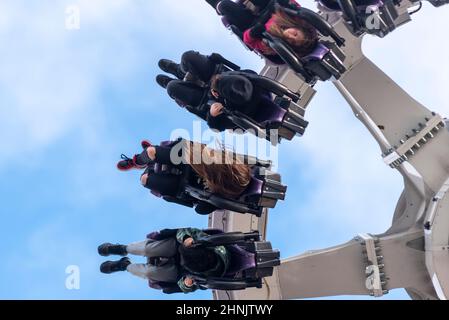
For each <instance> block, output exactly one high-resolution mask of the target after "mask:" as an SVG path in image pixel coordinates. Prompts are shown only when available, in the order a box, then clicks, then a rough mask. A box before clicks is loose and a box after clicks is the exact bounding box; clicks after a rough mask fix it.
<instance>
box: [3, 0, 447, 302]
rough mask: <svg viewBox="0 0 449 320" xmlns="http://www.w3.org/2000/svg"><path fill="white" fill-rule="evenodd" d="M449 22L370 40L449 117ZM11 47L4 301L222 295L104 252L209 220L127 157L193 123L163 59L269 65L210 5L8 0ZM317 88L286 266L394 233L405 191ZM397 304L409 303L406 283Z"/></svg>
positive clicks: (291, 213) (6, 47) (286, 210)
mask: <svg viewBox="0 0 449 320" xmlns="http://www.w3.org/2000/svg"><path fill="white" fill-rule="evenodd" d="M303 4H304V5H306V6H308V7H313V3H312V2H311V1H306V2H303ZM68 5H77V6H78V7H79V8H80V10H81V28H80V29H79V30H74V31H69V30H66V28H65V18H66V16H65V10H66V7H67V6H68ZM448 14H449V8H439V9H435V8H433V7H431V6H430V5H426V4H425V6H424V9H423V11H422V12H421V13H419V14H418V15H416V18H415V21H414V22H413V23H411V24H408V25H407V26H404V27H403V28H401V29H400V30H398V31H396V32H395V33H394V34H392V35H391V36H389V37H387V38H386V39H377V38H373V37H370V38H368V39H367V40H366V41H365V43H364V50H365V52H366V54H367V55H368V56H369V57H371V58H372V59H373V60H374V61H375V62H376V63H377V64H378V65H379V66H380V67H381V68H383V69H384V70H385V71H386V72H387V73H388V74H389V75H390V76H391V77H392V78H393V79H394V80H395V81H397V82H398V83H399V84H400V85H401V86H403V87H404V88H405V89H406V90H408V91H409V92H410V93H411V94H412V95H413V96H414V97H415V98H417V99H418V100H419V101H421V102H423V103H424V104H426V105H428V106H429V107H430V108H431V109H432V110H435V111H437V112H440V113H442V114H443V115H447V114H448V113H449V106H448V104H447V100H448V98H449V97H448V91H447V84H448V83H449V79H448V77H449V66H448V64H447V63H444V62H443V63H440V62H439V61H438V60H437V57H438V55H436V50H440V52H444V51H446V52H447V50H448V49H449V48H448V44H447V43H441V41H442V40H439V39H446V38H447V31H448V27H447V25H446V23H445V22H444V20H445V19H446V20H447V16H448ZM0 40H1V41H0V57H1V59H0V150H1V157H0V194H1V200H2V201H1V203H2V206H1V209H0V212H1V218H2V222H1V223H0V234H1V238H0V239H1V240H2V263H1V264H0V298H2V299H209V298H210V297H211V296H210V294H209V293H207V292H206V293H199V294H193V295H175V296H165V295H162V294H161V293H159V292H158V291H154V290H150V289H149V288H148V287H147V285H146V283H145V281H142V280H140V279H138V278H134V277H132V276H131V275H129V274H117V275H111V276H106V275H102V274H101V273H100V272H99V270H98V267H99V264H100V263H101V262H102V261H103V259H102V258H101V257H98V256H97V253H96V248H97V246H98V244H101V243H103V242H105V241H112V242H121V243H127V242H132V241H137V240H141V239H142V238H143V237H144V236H145V235H146V234H147V233H148V232H150V231H152V230H157V229H161V228H166V227H180V226H198V227H206V224H207V221H206V219H204V217H199V216H196V215H195V214H194V213H193V212H192V211H191V210H189V209H187V208H183V207H178V206H175V205H172V204H168V203H165V202H163V201H161V200H159V199H157V198H154V197H152V196H150V195H149V194H148V192H147V190H145V189H144V188H142V187H141V186H140V184H139V174H138V173H137V172H133V173H130V174H124V173H121V172H118V171H117V170H116V169H115V163H116V161H117V160H118V159H119V156H120V154H121V153H127V154H129V155H131V154H132V153H133V152H135V151H136V150H138V148H139V142H140V140H141V139H142V138H149V139H150V140H152V141H154V142H158V141H161V140H166V139H167V138H169V137H170V134H171V132H172V131H173V130H174V129H178V128H184V129H187V130H189V131H190V130H192V129H191V128H192V121H193V120H195V118H194V116H192V115H189V114H188V113H187V112H185V111H183V110H180V109H179V108H177V107H176V105H175V104H174V103H173V102H172V101H171V100H170V99H169V98H168V96H166V94H165V92H164V91H163V90H162V89H160V88H159V87H158V86H157V85H156V84H155V82H154V80H153V79H154V77H155V76H156V74H157V73H158V70H157V61H158V60H159V58H162V57H166V58H171V59H179V58H180V56H181V54H182V53H183V52H184V51H186V50H190V49H195V50H198V51H201V52H204V53H206V54H208V53H211V52H214V51H215V52H220V53H222V54H223V55H224V56H226V57H227V58H229V59H230V60H232V61H234V62H236V63H238V64H240V65H241V66H243V67H245V68H253V69H255V70H260V69H261V67H262V66H263V62H262V61H261V60H260V59H259V58H258V57H256V56H254V55H253V54H251V53H250V52H248V51H246V50H245V49H244V48H243V47H242V46H241V45H240V43H239V42H238V40H237V39H236V38H235V37H233V36H232V35H231V34H230V33H229V32H228V31H227V30H226V29H224V28H223V27H222V26H221V23H220V21H219V19H218V18H217V17H216V16H215V15H214V14H213V11H212V10H211V9H210V8H209V7H208V6H207V5H206V4H205V3H204V1H200V0H189V1H169V0H151V1H137V0H136V1H125V0H116V1H107V0H94V1H92V0H90V1H88V0H79V1H76V0H72V1H64V0H60V1H50V0H39V1H38V0H26V1H25V0H16V1H12V0H3V1H1V3H0ZM317 89H318V91H319V92H318V94H317V96H316V97H315V99H314V100H313V101H312V103H311V105H310V107H309V110H308V114H307V117H308V120H309V121H310V127H309V129H308V132H307V134H306V135H305V136H304V137H303V138H297V139H296V140H295V141H293V142H291V143H283V144H282V145H281V146H280V148H279V159H280V161H279V170H280V171H281V173H282V174H283V178H284V181H285V183H286V184H288V186H289V193H288V196H287V200H286V201H285V202H283V203H280V204H279V206H278V207H277V208H276V209H275V210H273V211H272V212H271V214H270V221H269V234H268V237H269V239H270V240H271V241H272V242H273V244H274V246H275V247H277V248H279V249H281V252H282V256H283V257H289V256H292V255H296V254H299V253H302V252H304V251H306V250H311V249H320V248H325V247H328V246H332V245H335V244H339V243H342V242H346V241H348V240H350V239H351V238H353V237H354V236H355V235H357V234H358V233H360V232H371V233H381V232H383V231H385V230H386V229H387V228H388V227H389V225H390V223H391V218H392V214H393V210H394V208H395V205H396V202H397V199H398V198H399V195H400V192H401V190H402V179H401V177H400V175H399V174H398V173H397V172H395V171H392V170H391V169H389V168H388V167H386V166H385V165H384V164H383V162H382V160H381V158H380V151H379V148H378V147H377V145H376V144H375V142H374V140H373V139H372V137H371V136H370V135H369V134H368V132H367V130H366V129H365V128H364V127H363V126H362V125H361V124H360V123H359V122H358V121H357V120H356V119H355V117H354V116H353V115H352V114H351V111H350V108H349V107H348V106H347V104H346V102H345V101H344V100H343V99H342V98H341V97H340V96H339V95H338V93H337V90H336V89H335V88H334V87H333V86H332V84H330V83H324V84H319V85H318V86H317ZM203 127H204V128H205V126H204V125H203ZM136 260H139V259H136ZM69 265H78V266H79V267H80V270H81V282H80V284H81V288H80V290H67V289H66V287H65V279H66V276H67V275H66V274H65V269H66V267H67V266H69ZM385 298H387V299H405V298H407V297H406V295H405V294H404V292H403V291H402V290H398V291H395V292H393V293H391V294H390V295H388V296H386V297H385Z"/></svg>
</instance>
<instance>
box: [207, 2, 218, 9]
mask: <svg viewBox="0 0 449 320" xmlns="http://www.w3.org/2000/svg"><path fill="white" fill-rule="evenodd" d="M220 1H221V0H206V2H207V3H208V4H209V5H210V6H211V7H212V8H214V9H217V4H218V3H219V2H220Z"/></svg>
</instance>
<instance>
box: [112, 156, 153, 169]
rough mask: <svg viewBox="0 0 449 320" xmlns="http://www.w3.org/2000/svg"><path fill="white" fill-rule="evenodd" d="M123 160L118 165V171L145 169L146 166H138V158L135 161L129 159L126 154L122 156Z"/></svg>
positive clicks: (134, 158)
mask: <svg viewBox="0 0 449 320" xmlns="http://www.w3.org/2000/svg"><path fill="white" fill-rule="evenodd" d="M122 159H123V160H121V161H119V162H118V163H117V169H119V170H120V171H129V170H132V169H145V168H146V166H142V165H138V164H136V156H134V157H133V159H130V158H128V157H127V156H125V155H124V154H122Z"/></svg>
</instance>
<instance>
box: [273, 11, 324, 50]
mask: <svg viewBox="0 0 449 320" xmlns="http://www.w3.org/2000/svg"><path fill="white" fill-rule="evenodd" d="M273 17H274V23H273V24H272V25H271V27H270V29H269V30H268V32H269V33H270V34H271V35H273V36H275V37H277V38H281V39H283V40H284V41H286V42H287V43H288V44H289V45H290V47H291V48H292V49H293V50H294V51H295V52H296V54H298V55H299V56H300V57H303V56H306V55H308V54H310V53H311V52H312V51H313V49H314V48H315V47H316V45H317V42H318V34H317V31H316V29H315V28H314V27H312V25H310V24H309V23H308V22H307V21H304V20H303V19H300V18H296V17H291V16H290V15H288V14H286V13H284V12H283V11H282V10H279V9H278V10H277V11H276V13H275V14H274V15H273ZM289 28H296V29H298V30H300V31H301V32H302V33H303V34H304V38H305V39H304V41H303V42H302V43H301V44H300V45H295V44H292V43H291V42H290V41H288V40H287V39H286V38H285V36H284V30H286V29H289Z"/></svg>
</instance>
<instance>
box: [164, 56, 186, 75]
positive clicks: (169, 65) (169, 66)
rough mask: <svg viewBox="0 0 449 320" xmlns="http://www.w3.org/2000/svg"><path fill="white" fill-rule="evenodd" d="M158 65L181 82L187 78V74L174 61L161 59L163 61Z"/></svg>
mask: <svg viewBox="0 0 449 320" xmlns="http://www.w3.org/2000/svg"><path fill="white" fill-rule="evenodd" d="M158 65H159V68H160V69H161V70H162V71H164V72H167V73H169V74H172V75H174V76H175V77H176V78H178V79H179V80H182V79H184V77H185V76H186V75H185V72H184V71H183V70H182V69H181V66H180V65H179V63H176V62H174V61H172V60H169V59H161V60H159V63H158Z"/></svg>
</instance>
